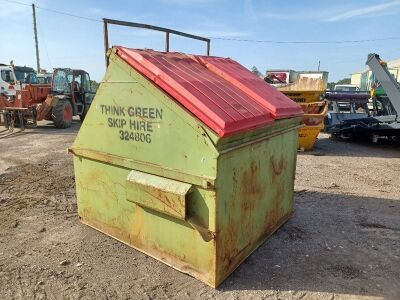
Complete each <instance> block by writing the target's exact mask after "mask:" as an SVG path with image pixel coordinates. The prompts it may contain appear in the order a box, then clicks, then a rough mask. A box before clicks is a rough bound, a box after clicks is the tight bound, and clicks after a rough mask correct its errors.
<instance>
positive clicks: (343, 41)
mask: <svg viewBox="0 0 400 300" xmlns="http://www.w3.org/2000/svg"><path fill="white" fill-rule="evenodd" d="M1 1H4V2H9V3H15V4H19V5H24V6H31V4H28V3H25V2H21V1H17V0H1ZM36 8H38V9H41V10H44V11H48V12H52V13H55V14H60V15H65V16H69V17H73V18H78V19H82V20H87V21H91V22H103V20H100V19H95V18H91V17H87V16H82V15H76V14H71V13H68V12H65V11H61V10H56V9H50V8H46V7H41V6H37V5H36ZM208 38H210V39H212V40H221V41H232V42H244V43H265V44H359V43H370V42H381V41H391V40H400V36H394V37H385V38H373V39H359V40H333V41H329V40H325V41H290V40H287V41H284V40H283V41H280V40H259V39H239V38H228V37H226V38H225V37H215V36H209V37H208Z"/></svg>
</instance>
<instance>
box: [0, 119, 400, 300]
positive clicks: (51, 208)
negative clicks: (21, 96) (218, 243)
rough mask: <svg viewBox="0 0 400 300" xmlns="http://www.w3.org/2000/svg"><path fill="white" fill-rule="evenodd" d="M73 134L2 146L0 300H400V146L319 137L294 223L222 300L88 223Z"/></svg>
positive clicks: (303, 161)
mask: <svg viewBox="0 0 400 300" xmlns="http://www.w3.org/2000/svg"><path fill="white" fill-rule="evenodd" d="M78 128H79V122H78V121H77V122H76V123H74V125H73V127H72V128H70V129H67V130H56V129H54V128H53V127H52V126H51V124H46V123H42V124H41V125H40V126H39V127H38V128H36V129H30V130H27V131H26V132H25V133H21V134H17V135H15V136H13V137H8V138H5V139H0V299H382V298H384V299H399V298H400V218H399V216H400V146H399V145H398V144H380V145H375V144H368V143H354V142H343V141H336V140H331V139H329V137H328V136H327V135H324V134H322V135H320V139H319V140H318V142H317V147H316V149H315V150H314V151H312V152H308V153H306V152H304V153H299V155H298V166H297V175H296V193H295V203H296V204H295V213H294V216H293V217H292V218H291V219H290V220H289V221H288V222H287V223H286V224H285V225H284V226H282V227H281V228H280V229H279V230H278V231H277V232H276V233H275V234H274V235H273V236H271V237H270V238H269V239H268V240H267V241H266V242H265V243H264V244H263V245H262V246H261V247H259V248H258V249H257V250H256V251H255V252H254V253H253V254H252V255H251V256H250V257H249V258H248V259H247V260H246V261H245V262H244V263H243V264H242V265H241V266H240V267H239V268H238V269H237V270H236V271H235V272H234V273H233V274H232V275H231V276H230V277H229V278H228V279H227V280H226V281H225V282H224V283H223V284H222V285H221V286H220V287H219V288H218V289H212V288H210V287H208V286H206V285H205V284H203V283H201V282H199V281H197V280H196V279H194V278H191V277H189V276H187V275H185V274H182V273H180V272H178V271H176V270H174V269H172V268H170V267H168V266H166V265H164V264H162V263H160V262H158V261H156V260H154V259H152V258H150V257H148V256H146V255H145V254H143V253H141V252H138V251H136V250H134V249H132V248H130V247H128V246H126V245H124V244H122V243H120V242H118V241H116V240H114V239H112V238H110V237H107V236H105V235H103V234H101V233H100V232H97V231H95V230H93V229H91V228H89V227H87V226H85V225H83V224H81V223H79V221H78V217H77V214H76V199H75V187H74V175H73V166H72V157H71V155H69V154H67V151H66V149H67V147H68V146H70V145H71V143H72V142H73V140H74V137H75V134H76V131H77V130H78Z"/></svg>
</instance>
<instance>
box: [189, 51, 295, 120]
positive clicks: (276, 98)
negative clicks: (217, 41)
mask: <svg viewBox="0 0 400 300" xmlns="http://www.w3.org/2000/svg"><path fill="white" fill-rule="evenodd" d="M197 59H198V60H199V61H200V62H201V63H202V64H204V65H205V66H206V67H207V69H209V70H210V71H212V72H214V73H215V74H217V75H218V76H221V77H222V78H224V79H226V80H227V81H229V82H231V83H232V84H234V85H235V86H237V87H238V88H240V89H241V90H242V91H243V92H244V93H246V94H247V95H249V96H250V97H251V98H253V99H254V100H256V101H257V102H258V103H259V104H261V105H262V106H264V107H265V108H266V109H268V110H269V111H270V112H271V114H272V116H273V117H274V118H275V119H282V118H288V117H293V116H301V115H302V114H303V110H302V109H301V107H300V106H299V105H297V104H296V103H295V102H294V101H292V100H291V99H290V98H288V97H287V96H285V95H284V94H282V93H281V92H279V91H278V90H277V89H276V88H275V87H273V86H271V85H269V84H266V82H265V81H264V80H262V79H261V78H259V77H258V76H255V75H254V74H253V73H252V72H250V71H249V70H248V69H246V68H245V67H243V66H242V65H240V64H239V63H237V62H236V61H234V60H232V59H230V58H221V57H213V56H197Z"/></svg>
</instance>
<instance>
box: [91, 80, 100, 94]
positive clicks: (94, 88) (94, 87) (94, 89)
mask: <svg viewBox="0 0 400 300" xmlns="http://www.w3.org/2000/svg"><path fill="white" fill-rule="evenodd" d="M99 85H100V83H98V82H97V81H96V80H90V86H91V88H92V91H94V92H96V91H97V89H98V88H99Z"/></svg>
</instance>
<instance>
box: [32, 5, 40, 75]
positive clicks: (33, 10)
mask: <svg viewBox="0 0 400 300" xmlns="http://www.w3.org/2000/svg"><path fill="white" fill-rule="evenodd" d="M32 12H33V32H34V33H35V47H36V68H37V72H38V73H40V61H39V41H38V36H37V29H36V9H35V4H33V3H32Z"/></svg>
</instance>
